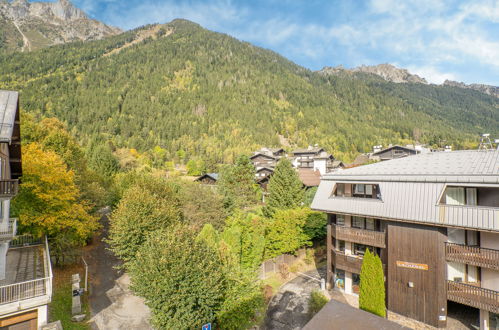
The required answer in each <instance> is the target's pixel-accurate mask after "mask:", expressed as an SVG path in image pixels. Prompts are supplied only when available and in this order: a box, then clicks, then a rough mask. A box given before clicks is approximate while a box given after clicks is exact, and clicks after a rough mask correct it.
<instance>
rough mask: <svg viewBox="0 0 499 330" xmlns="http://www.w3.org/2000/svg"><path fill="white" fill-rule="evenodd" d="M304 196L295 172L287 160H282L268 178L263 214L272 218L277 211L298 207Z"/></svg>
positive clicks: (301, 185)
mask: <svg viewBox="0 0 499 330" xmlns="http://www.w3.org/2000/svg"><path fill="white" fill-rule="evenodd" d="M304 196H305V190H304V188H303V184H302V182H301V181H300V179H299V178H298V174H297V172H296V170H295V169H294V168H293V165H292V164H291V162H290V161H289V160H288V159H286V158H283V159H281V160H280V161H279V162H278V163H277V166H276V168H275V170H274V174H272V176H271V177H270V182H269V185H268V197H267V199H266V205H265V207H264V209H263V211H264V214H265V215H266V216H272V215H273V214H274V213H275V212H276V211H277V210H286V209H292V208H296V207H299V206H301V205H302V204H303V200H304Z"/></svg>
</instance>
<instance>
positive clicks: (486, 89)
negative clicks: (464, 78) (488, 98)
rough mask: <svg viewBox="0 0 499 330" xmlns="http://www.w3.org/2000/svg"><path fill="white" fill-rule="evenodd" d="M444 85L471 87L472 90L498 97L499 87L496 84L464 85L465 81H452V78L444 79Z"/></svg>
mask: <svg viewBox="0 0 499 330" xmlns="http://www.w3.org/2000/svg"><path fill="white" fill-rule="evenodd" d="M444 85H446V86H455V87H459V88H468V89H473V90H476V91H479V92H482V93H485V94H487V95H492V96H495V97H499V87H497V86H490V85H484V84H470V85H466V84H465V83H462V82H457V81H452V80H446V81H444Z"/></svg>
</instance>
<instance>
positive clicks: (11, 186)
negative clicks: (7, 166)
mask: <svg viewBox="0 0 499 330" xmlns="http://www.w3.org/2000/svg"><path fill="white" fill-rule="evenodd" d="M18 191H19V180H17V179H16V180H14V179H12V180H0V197H14V196H15V195H17V192H18Z"/></svg>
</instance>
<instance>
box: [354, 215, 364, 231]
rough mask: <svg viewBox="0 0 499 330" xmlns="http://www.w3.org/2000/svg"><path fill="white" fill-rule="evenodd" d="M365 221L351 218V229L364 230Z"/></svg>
mask: <svg viewBox="0 0 499 330" xmlns="http://www.w3.org/2000/svg"><path fill="white" fill-rule="evenodd" d="M365 221H366V219H365V218H360V217H353V218H352V227H354V228H360V229H364V228H365Z"/></svg>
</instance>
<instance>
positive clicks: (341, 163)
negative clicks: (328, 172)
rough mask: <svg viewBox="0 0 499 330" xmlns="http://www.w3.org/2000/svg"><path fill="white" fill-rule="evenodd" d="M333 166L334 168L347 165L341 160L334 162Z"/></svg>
mask: <svg viewBox="0 0 499 330" xmlns="http://www.w3.org/2000/svg"><path fill="white" fill-rule="evenodd" d="M332 165H333V168H337V167H345V164H344V163H343V162H342V161H341V160H335V161H333V163H332Z"/></svg>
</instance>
